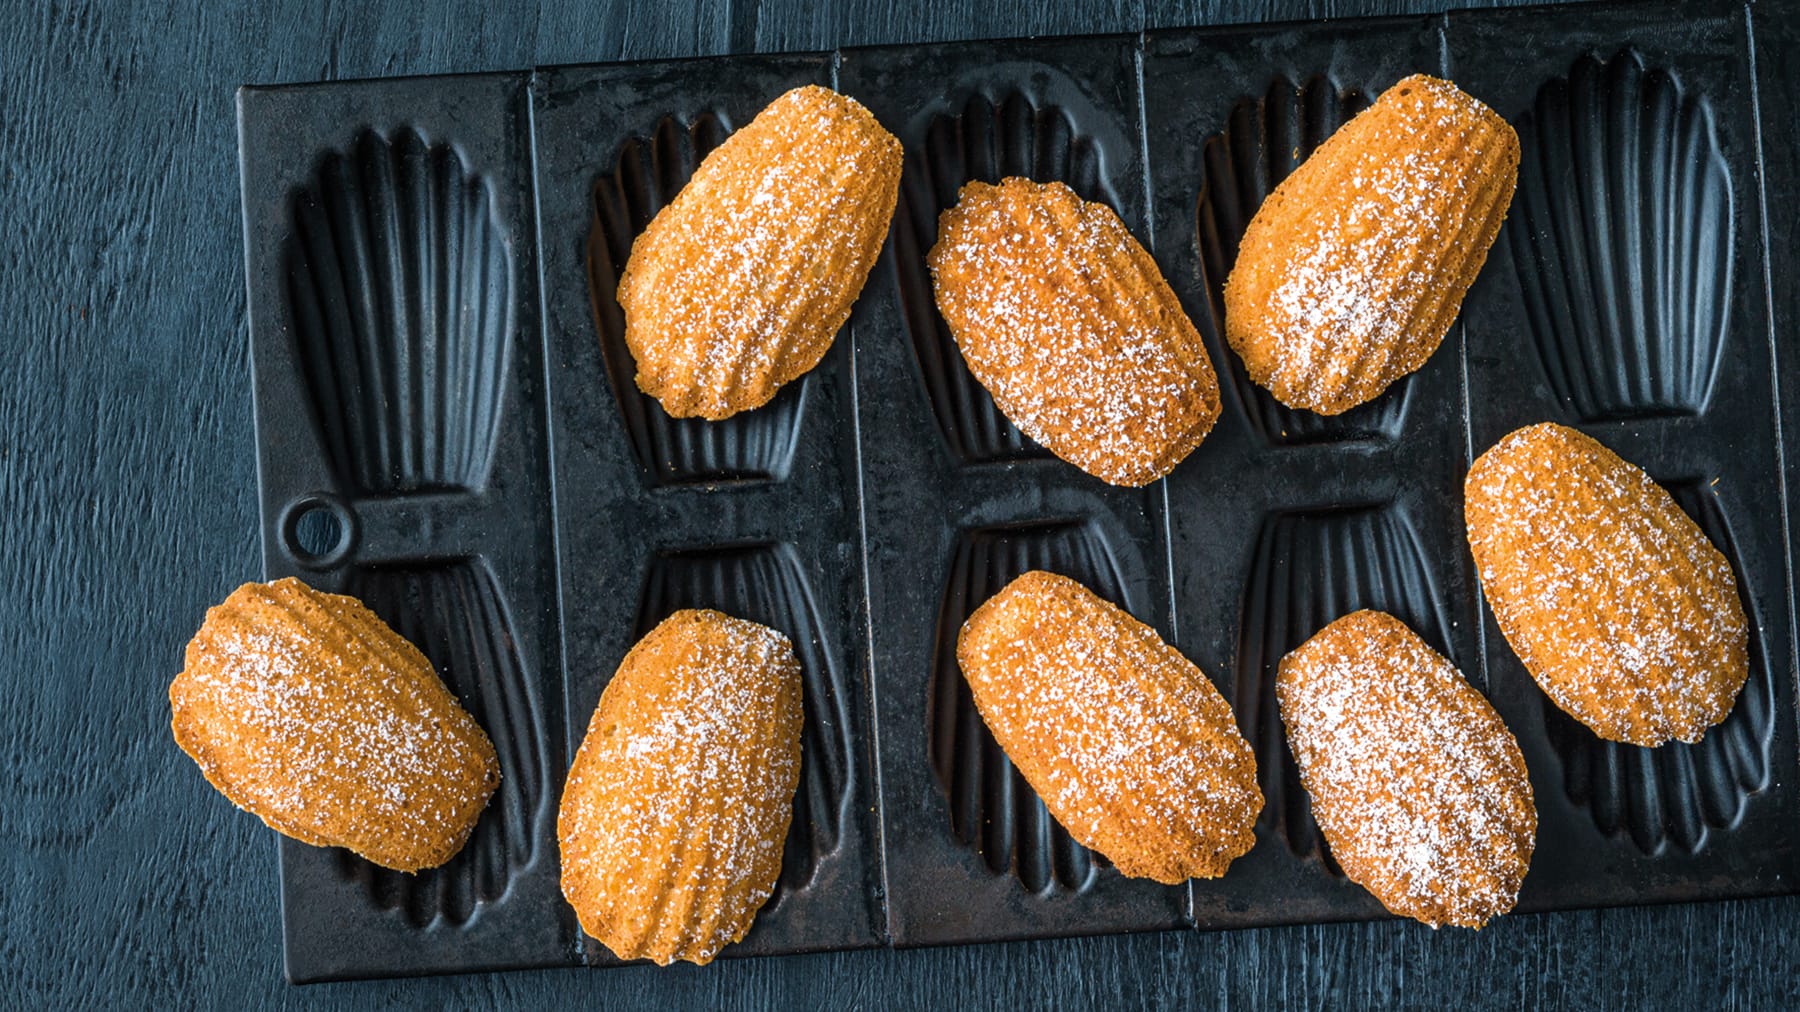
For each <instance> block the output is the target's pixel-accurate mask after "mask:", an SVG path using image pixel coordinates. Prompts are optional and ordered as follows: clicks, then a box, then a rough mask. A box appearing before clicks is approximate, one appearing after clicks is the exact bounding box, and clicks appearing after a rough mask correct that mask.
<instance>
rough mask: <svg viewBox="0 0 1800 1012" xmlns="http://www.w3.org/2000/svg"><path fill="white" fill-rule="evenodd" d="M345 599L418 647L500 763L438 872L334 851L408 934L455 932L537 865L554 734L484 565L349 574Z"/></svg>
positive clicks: (340, 864) (349, 875)
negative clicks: (444, 927)
mask: <svg viewBox="0 0 1800 1012" xmlns="http://www.w3.org/2000/svg"><path fill="white" fill-rule="evenodd" d="M344 590H345V593H347V594H350V595H351V596H353V597H356V598H358V599H360V600H361V601H363V602H364V603H365V604H367V605H368V607H369V609H370V610H371V611H373V612H375V613H376V614H377V615H379V616H381V618H382V620H383V621H385V622H387V623H388V624H389V625H390V626H392V627H393V629H394V631H395V632H397V633H399V634H400V635H401V636H402V637H404V638H405V639H406V640H407V642H409V643H412V644H414V645H415V646H417V647H418V648H419V650H420V651H421V652H423V653H424V654H425V656H426V658H428V659H429V660H430V661H431V663H432V666H433V667H434V668H436V669H437V672H438V675H439V677H441V678H443V680H444V684H445V685H447V686H449V688H450V691H451V692H452V693H454V694H455V695H456V698H457V700H458V701H459V702H461V703H462V705H463V708H464V709H466V710H468V711H469V714H470V716H472V717H474V718H475V720H476V722H477V723H479V724H480V725H481V726H482V727H483V728H484V729H486V731H487V733H488V737H489V739H491V740H492V741H493V743H494V750H495V751H496V752H497V753H498V754H499V757H500V787H499V789H498V790H496V791H495V792H494V797H493V799H492V800H491V801H489V802H488V806H487V809H486V811H484V812H483V813H482V815H481V821H480V822H478V823H476V825H475V832H474V834H473V835H471V836H470V838H469V842H468V844H467V845H466V846H464V847H463V849H462V852H461V853H459V854H457V855H456V857H454V858H452V859H451V860H450V862H449V863H448V864H446V865H444V866H443V867H440V868H433V869H430V870H428V871H423V872H419V873H418V874H416V875H404V874H401V873H399V872H395V871H389V870H388V869H385V868H378V867H376V866H375V865H372V864H370V863H369V862H367V861H364V860H362V859H361V858H358V857H356V856H355V855H353V854H351V853H349V852H348V851H340V852H339V853H338V868H339V872H340V874H342V875H343V876H345V877H346V878H351V879H355V880H357V881H359V882H361V883H362V884H363V886H364V887H365V888H366V889H367V890H368V893H369V897H370V898H371V899H372V900H373V901H374V902H375V903H376V904H377V905H378V906H380V907H383V908H386V909H394V910H399V911H400V912H401V913H403V914H404V915H405V917H406V919H407V920H408V921H410V922H411V923H412V924H414V925H416V926H419V927H424V926H426V925H429V924H432V923H433V922H436V921H440V920H441V921H442V922H443V923H445V924H449V925H460V924H464V923H466V922H467V921H468V920H469V919H470V918H471V917H473V916H474V915H475V913H476V911H477V910H478V909H479V908H480V906H481V905H482V904H485V903H492V902H494V901H496V900H498V899H500V898H501V897H502V896H504V895H506V890H507V888H508V886H510V885H511V883H512V880H513V877H514V876H515V875H517V874H518V873H519V872H520V870H522V869H523V868H524V867H526V866H527V865H529V864H531V862H532V859H533V858H534V857H535V856H536V854H537V844H538V839H539V837H540V835H541V832H542V827H541V826H540V822H541V821H542V820H543V819H545V818H547V817H548V814H549V811H550V809H549V806H548V801H547V799H546V791H545V785H546V783H547V782H548V780H549V773H550V756H549V753H548V751H547V743H548V742H549V740H550V738H551V736H552V734H555V733H560V732H559V731H558V730H557V727H556V721H555V720H554V719H553V718H552V717H551V716H550V715H549V714H547V713H546V712H545V710H544V707H543V702H542V699H541V697H540V695H539V688H538V684H537V682H536V680H535V679H534V678H532V676H531V674H530V673H529V672H527V671H526V669H525V665H524V662H523V661H522V660H521V659H520V657H519V655H518V652H517V650H516V649H515V647H514V643H515V638H514V634H513V629H512V622H511V620H510V619H509V617H508V616H507V613H506V606H505V604H504V603H502V601H501V598H500V591H499V588H498V587H496V586H495V584H494V577H493V575H492V574H491V573H490V572H489V571H488V569H487V566H486V565H485V564H483V563H481V562H478V561H470V562H457V563H452V564H449V565H441V566H432V567H425V568H413V569H375V568H368V569H354V570H352V571H351V572H350V574H349V577H348V580H347V581H346V585H345V588H344Z"/></svg>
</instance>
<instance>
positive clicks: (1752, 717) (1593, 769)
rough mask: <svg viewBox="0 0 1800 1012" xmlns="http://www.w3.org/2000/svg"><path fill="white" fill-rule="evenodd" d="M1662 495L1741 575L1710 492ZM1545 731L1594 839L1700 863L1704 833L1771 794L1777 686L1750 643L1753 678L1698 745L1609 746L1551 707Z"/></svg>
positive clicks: (1684, 487) (1755, 638) (1728, 823)
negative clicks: (1754, 798) (1672, 852)
mask: <svg viewBox="0 0 1800 1012" xmlns="http://www.w3.org/2000/svg"><path fill="white" fill-rule="evenodd" d="M1669 493H1670V495H1672V496H1674V498H1675V501H1676V502H1677V503H1679V504H1680V505H1681V507H1682V509H1683V510H1684V511H1686V512H1687V514H1688V515H1689V516H1691V517H1693V518H1694V521H1695V522H1696V523H1698V524H1699V525H1700V529H1701V531H1703V532H1704V533H1705V534H1706V538H1707V540H1708V541H1710V542H1712V543H1713V544H1714V545H1716V546H1718V548H1719V550H1720V551H1721V552H1723V553H1725V557H1726V558H1727V559H1730V560H1731V563H1732V566H1733V568H1735V569H1737V570H1738V571H1739V572H1742V571H1743V564H1742V561H1741V560H1740V558H1739V556H1738V552H1737V546H1736V543H1735V542H1734V541H1733V540H1732V537H1731V528H1730V525H1729V524H1727V523H1726V520H1725V512H1724V510H1722V509H1720V508H1719V500H1718V497H1717V496H1715V495H1714V494H1713V493H1712V490H1711V489H1709V488H1707V487H1706V486H1705V485H1704V484H1702V483H1700V482H1683V483H1680V484H1672V485H1670V486H1669ZM1743 603H1744V611H1745V614H1747V615H1749V616H1750V619H1751V621H1750V628H1751V629H1752V630H1756V629H1760V628H1761V623H1759V622H1758V621H1756V618H1755V613H1754V612H1753V611H1752V610H1751V607H1750V601H1749V599H1748V598H1747V597H1745V598H1743ZM1544 727H1545V730H1546V731H1547V732H1548V736H1549V739H1550V744H1551V747H1552V748H1554V749H1555V750H1556V753H1557V755H1559V756H1560V757H1561V758H1562V777H1563V789H1564V790H1565V791H1566V792H1567V794H1568V796H1569V799H1570V800H1571V801H1573V802H1575V803H1576V804H1577V805H1580V806H1581V807H1583V808H1586V809H1587V810H1588V812H1589V814H1590V815H1592V816H1593V819H1594V824H1595V825H1596V826H1598V827H1599V828H1600V831H1601V832H1603V833H1605V834H1607V835H1608V836H1614V837H1622V838H1624V839H1626V840H1629V841H1630V842H1631V844H1632V845H1633V846H1635V847H1637V849H1638V850H1640V851H1642V852H1644V853H1645V854H1648V855H1652V856H1654V855H1656V854H1660V853H1662V852H1663V851H1664V850H1665V849H1667V848H1669V847H1676V848H1679V849H1680V850H1683V851H1686V852H1687V853H1690V854H1692V853H1697V852H1699V850H1700V849H1701V847H1702V846H1704V845H1705V843H1706V840H1707V837H1708V835H1709V834H1710V832H1711V831H1713V830H1729V829H1731V828H1732V827H1734V826H1736V825H1737V824H1738V821H1739V820H1740V819H1741V818H1742V817H1743V813H1744V807H1745V805H1746V804H1747V803H1748V801H1749V799H1750V796H1751V795H1753V794H1755V793H1757V792H1758V791H1761V790H1763V789H1764V788H1765V787H1767V786H1768V784H1769V747H1770V741H1771V740H1772V738H1773V737H1774V734H1775V686H1774V679H1773V674H1772V672H1771V670H1770V667H1769V659H1768V655H1767V654H1766V653H1765V652H1764V650H1763V643H1762V637H1761V636H1759V635H1754V634H1753V635H1751V637H1750V677H1749V679H1748V680H1747V681H1746V682H1745V683H1744V688H1743V690H1742V691H1741V692H1739V693H1738V698H1737V703H1736V705H1735V706H1733V708H1732V710H1731V713H1730V714H1729V715H1728V716H1726V718H1725V719H1724V721H1723V722H1721V723H1719V724H1717V725H1715V726H1714V727H1712V728H1711V729H1709V730H1708V731H1707V732H1706V736H1705V737H1703V738H1701V739H1700V741H1699V742H1698V743H1696V744H1693V745H1688V744H1685V743H1683V742H1678V741H1672V742H1669V743H1667V744H1665V745H1661V746H1659V747H1657V748H1653V749H1650V748H1639V747H1637V746H1635V745H1626V744H1623V743H1621V742H1616V741H1607V740H1606V739H1604V738H1601V737H1599V736H1598V735H1596V734H1594V732H1592V731H1590V730H1588V729H1587V728H1586V727H1584V726H1582V725H1581V723H1580V722H1579V721H1577V720H1575V719H1574V718H1573V717H1570V716H1569V715H1568V714H1566V713H1564V712H1563V711H1562V710H1561V709H1560V708H1559V707H1557V706H1556V704H1555V703H1552V702H1550V700H1548V699H1545V700H1544Z"/></svg>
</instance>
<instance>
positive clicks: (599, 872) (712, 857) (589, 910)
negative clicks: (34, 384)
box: [557, 610, 802, 966]
mask: <svg viewBox="0 0 1800 1012" xmlns="http://www.w3.org/2000/svg"><path fill="white" fill-rule="evenodd" d="M800 694H801V688H800V665H799V662H798V661H796V660H795V658H794V651H793V649H792V646H791V644H790V643H789V642H788V639H787V637H786V636H783V635H782V634H781V633H780V632H778V631H776V630H774V629H770V628H769V627H768V626H764V625H759V624H757V623H755V622H748V621H745V620H744V619H741V618H736V617H734V616H730V615H726V614H724V613H722V612H717V611H699V610H684V611H679V612H676V613H675V614H673V615H671V616H669V617H668V618H667V619H666V620H664V621H663V622H661V623H658V624H657V626H656V627H655V628H654V629H652V630H651V631H650V632H649V633H648V634H646V635H645V636H644V637H643V638H642V639H640V640H638V642H637V644H636V645H635V646H633V647H632V648H631V650H630V652H628V653H627V654H626V655H625V659H624V660H623V661H622V662H621V663H620V665H619V668H618V670H617V671H616V672H615V673H614V674H613V676H612V679H611V680H610V681H609V682H607V685H606V691H605V692H603V693H601V695H600V703H599V705H598V706H597V707H596V708H595V709H594V715H593V719H592V720H591V721H590V722H589V723H588V727H587V732H586V733H585V734H584V735H583V736H582V741H581V747H580V748H579V749H577V750H576V752H575V759H574V762H573V763H572V764H571V766H570V769H569V779H568V782H567V784H566V785H565V786H564V788H563V795H562V802H561V805H560V806H559V808H558V814H557V842H558V844H559V848H560V853H561V857H562V890H563V896H564V897H565V898H566V899H567V900H568V902H569V905H570V906H571V907H573V908H574V910H575V914H576V916H577V917H578V918H579V919H580V921H581V927H582V930H583V931H585V932H586V933H587V934H588V935H590V936H592V937H594V938H595V939H598V940H599V941H600V943H601V944H603V945H605V946H606V948H608V949H610V950H612V953H613V954H614V955H616V956H618V957H619V958H620V959H649V960H652V961H653V962H655V963H657V964H658V965H660V966H667V965H668V964H669V963H671V962H673V961H675V960H678V959H679V960H686V961H688V962H691V963H696V964H699V965H705V964H706V963H709V962H711V961H712V959H713V957H714V956H716V955H717V954H718V953H719V951H720V950H721V949H722V948H724V947H725V946H727V945H730V944H731V943H733V942H736V941H738V940H739V939H741V938H743V937H744V935H745V934H746V933H747V932H748V931H749V930H750V927H751V924H752V923H753V922H754V921H755V918H756V915H757V912H758V911H759V910H761V909H762V908H763V905H764V904H765V902H766V901H767V899H768V897H769V894H770V890H772V889H773V888H774V886H775V879H776V876H777V875H778V874H779V872H780V869H779V867H778V866H779V863H780V861H781V854H780V840H781V839H782V838H783V837H784V836H785V835H786V834H787V832H788V828H789V825H790V820H791V819H792V817H793V806H792V803H791V802H792V798H793V796H794V788H795V785H796V783H797V782H798V780H799V776H800V724H801V719H802V718H801V713H800Z"/></svg>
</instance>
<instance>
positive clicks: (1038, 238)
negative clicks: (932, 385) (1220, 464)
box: [928, 176, 1219, 487]
mask: <svg viewBox="0 0 1800 1012" xmlns="http://www.w3.org/2000/svg"><path fill="white" fill-rule="evenodd" d="M928 260H929V262H930V265H931V274H932V279H933V285H934V288H935V291H936V293H937V304H938V311H939V312H940V313H941V314H942V316H943V318H944V321H945V322H946V323H948V324H949V325H950V332H951V333H952V334H953V335H955V337H956V343H957V346H958V347H959V348H960V349H961V350H962V355H963V361H964V363H965V364H966V365H967V366H968V368H969V371H970V372H971V373H972V374H974V376H975V378H976V379H977V380H980V381H981V384H982V386H984V387H986V388H987V391H988V393H989V394H991V395H992V396H993V400H994V403H995V404H996V405H998V406H999V408H1000V410H1001V411H1002V412H1003V413H1005V415H1006V417H1007V418H1008V419H1009V420H1011V421H1012V422H1013V424H1015V425H1016V426H1018V428H1019V431H1021V432H1023V433H1025V434H1026V435H1028V436H1030V437H1031V438H1032V439H1034V440H1036V441H1037V442H1038V443H1039V445H1041V446H1043V447H1044V448H1045V449H1047V450H1049V451H1050V452H1051V453H1054V454H1056V455H1057V456H1058V457H1060V458H1062V459H1063V460H1065V461H1067V462H1069V463H1071V464H1074V465H1075V466H1076V467H1079V468H1081V469H1082V470H1083V471H1086V472H1087V473H1088V474H1091V475H1093V476H1094V477H1096V478H1099V479H1101V480H1102V481H1106V482H1110V483H1112V484H1115V485H1127V486H1132V487H1141V486H1143V485H1148V484H1149V483H1150V482H1153V481H1155V480H1157V479H1158V478H1161V477H1162V476H1164V475H1165V474H1168V473H1169V471H1170V470H1171V469H1173V468H1174V467H1175V465H1176V464H1178V463H1180V462H1181V460H1182V458H1184V457H1186V456H1187V455H1188V454H1189V453H1191V452H1192V451H1193V449H1194V447H1196V446H1198V445H1199V444H1200V441H1201V440H1202V439H1204V438H1206V434H1207V433H1208V432H1210V431H1211V430H1212V427H1213V423H1214V422H1216V421H1218V418H1219V382H1218V379H1217V377H1216V376H1214V374H1213V368H1212V362H1211V361H1210V360H1209V359H1208V357H1207V353H1206V347H1205V345H1204V344H1203V343H1202V342H1201V340H1200V335H1199V333H1198V332H1196V331H1195V329H1194V325H1193V323H1192V321H1190V320H1189V319H1188V318H1187V313H1186V311H1184V310H1183V309H1182V307H1181V302H1180V300H1179V299H1177V298H1176V297H1175V292H1174V291H1173V290H1172V289H1170V288H1169V285H1168V282H1166V281H1164V280H1163V276H1162V273H1161V271H1160V270H1159V269H1158V268H1157V265H1156V261H1155V260H1153V259H1152V258H1151V256H1150V253H1149V251H1147V250H1145V249H1144V247H1143V246H1142V245H1140V244H1139V243H1138V241H1137V238H1136V237H1135V236H1133V235H1132V234H1131V231H1130V230H1129V229H1127V228H1126V227H1125V223H1124V222H1123V221H1120V220H1119V216H1118V214H1117V213H1116V212H1114V211H1113V209H1112V208H1110V207H1108V206H1106V205H1105V204H1099V203H1094V202H1091V201H1085V200H1082V199H1081V198H1080V197H1077V196H1076V195H1075V191H1073V190H1071V189H1069V188H1068V187H1067V186H1065V185H1063V184H1062V183H1034V182H1032V181H1031V180H1028V179H1022V178H1019V177H1016V176H1015V177H1012V178H1009V179H1006V180H1004V181H1003V182H1001V184H1000V185H999V186H990V185H988V184H986V183H980V182H975V183H969V184H968V185H966V186H964V187H963V191H962V199H961V200H959V201H957V204H956V206H955V207H953V208H951V209H950V210H948V211H945V212H944V216H943V217H942V218H940V219H938V241H937V245H936V246H933V247H932V249H931V254H930V256H929V258H928Z"/></svg>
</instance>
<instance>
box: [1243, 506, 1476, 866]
mask: <svg viewBox="0 0 1800 1012" xmlns="http://www.w3.org/2000/svg"><path fill="white" fill-rule="evenodd" d="M1364 608H1372V609H1375V610H1378V611H1384V612H1387V613H1388V614H1390V615H1393V616H1394V617H1395V618H1398V619H1400V620H1401V621H1402V622H1404V623H1406V625H1407V627H1408V628H1410V629H1412V630H1414V631H1416V632H1417V633H1418V634H1419V636H1420V637H1421V638H1422V639H1424V640H1425V642H1426V643H1428V644H1430V645H1431V647H1432V649H1434V650H1436V651H1438V652H1439V653H1445V654H1447V653H1448V651H1447V650H1446V647H1447V646H1448V645H1449V644H1448V633H1449V629H1450V623H1449V619H1448V617H1447V616H1446V614H1445V613H1444V611H1443V608H1442V605H1441V603H1440V601H1439V597H1438V594H1437V592H1436V590H1435V585H1434V583H1433V581H1432V577H1431V572H1430V570H1429V568H1428V567H1427V566H1426V563H1425V555H1424V551H1423V550H1422V549H1421V547H1420V545H1419V540H1418V536H1417V535H1416V534H1415V533H1414V532H1413V530H1412V527H1411V526H1410V524H1409V522H1408V521H1407V519H1406V516H1405V514H1403V513H1402V512H1400V511H1399V510H1398V509H1397V508H1396V507H1393V506H1367V507H1358V508H1354V509H1339V510H1329V511H1321V512H1306V513H1276V514H1272V515H1271V516H1269V517H1268V518H1266V519H1265V520H1264V521H1263V525H1262V530H1261V531H1260V532H1259V533H1258V535H1257V539H1256V549H1255V554H1254V555H1253V556H1252V557H1251V564H1250V570H1249V577H1248V579H1247V581H1246V585H1245V587H1244V600H1243V611H1242V615H1241V617H1240V619H1239V625H1238V649H1237V673H1236V678H1237V682H1236V684H1237V689H1236V692H1235V693H1234V695H1233V696H1232V698H1233V700H1234V701H1235V703H1236V708H1237V716H1238V726H1239V729H1240V730H1242V731H1243V732H1244V737H1245V738H1246V739H1247V740H1248V741H1249V742H1250V746H1251V748H1252V749H1254V750H1255V752H1256V768H1257V775H1258V776H1259V777H1260V779H1261V781H1262V791H1263V798H1264V799H1265V800H1264V805H1263V810H1262V815H1261V817H1260V819H1259V828H1260V829H1261V830H1262V831H1263V832H1265V833H1269V834H1273V835H1275V836H1278V837H1280V838H1281V839H1282V840H1284V841H1286V843H1287V845H1288V849H1289V850H1290V851H1292V852H1293V853H1294V854H1295V855H1296V856H1299V857H1302V858H1317V859H1319V860H1320V861H1321V862H1323V864H1324V867H1325V868H1326V870H1327V871H1329V872H1331V874H1333V875H1342V874H1343V873H1342V872H1341V871H1340V870H1339V869H1338V866H1337V865H1336V863H1335V862H1333V861H1332V860H1331V855H1330V852H1329V850H1328V849H1327V848H1326V846H1325V839H1324V836H1323V835H1322V834H1321V833H1320V831H1319V826H1318V823H1316V822H1314V821H1313V816H1312V803H1311V801H1310V799H1309V798H1308V796H1307V793H1306V789H1305V788H1304V787H1303V786H1302V785H1301V783H1300V770H1299V767H1298V766H1297V765H1296V764H1295V762H1294V759H1293V755H1292V753H1290V752H1289V751H1288V746H1287V739H1286V737H1285V736H1284V734H1283V732H1282V724H1281V710H1280V707H1279V706H1278V705H1277V703H1276V698H1275V682H1276V676H1277V674H1278V673H1279V670H1280V665H1281V659H1282V658H1283V657H1285V656H1287V654H1288V652H1289V651H1291V650H1293V649H1294V648H1296V647H1298V646H1300V644H1302V643H1304V642H1306V641H1307V640H1308V639H1309V638H1311V637H1312V635H1313V634H1314V633H1316V632H1318V631H1319V630H1320V629H1323V628H1324V627H1325V626H1327V625H1329V624H1330V623H1331V622H1333V621H1335V620H1336V619H1339V618H1342V617H1343V616H1345V615H1348V614H1350V613H1352V612H1355V611H1359V610H1361V609H1364Z"/></svg>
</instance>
